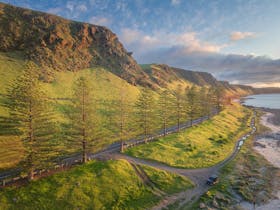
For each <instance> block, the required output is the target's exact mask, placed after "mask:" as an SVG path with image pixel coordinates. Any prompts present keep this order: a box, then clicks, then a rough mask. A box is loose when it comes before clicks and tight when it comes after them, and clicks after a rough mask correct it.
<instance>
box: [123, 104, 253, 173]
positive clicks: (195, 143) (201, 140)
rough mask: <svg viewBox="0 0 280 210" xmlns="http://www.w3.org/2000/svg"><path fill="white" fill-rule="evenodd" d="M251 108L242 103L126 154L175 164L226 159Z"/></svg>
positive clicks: (192, 165) (189, 165) (205, 164)
mask: <svg viewBox="0 0 280 210" xmlns="http://www.w3.org/2000/svg"><path fill="white" fill-rule="evenodd" d="M250 115H251V111H250V110H248V109H247V108H244V107H242V106H241V105H239V104H234V105H231V106H227V107H226V108H225V110H223V111H222V112H221V113H220V114H219V115H217V116H215V117H214V118H212V119H211V120H208V121H206V122H204V123H202V124H200V125H198V126H194V127H192V128H190V129H187V130H185V131H181V132H180V133H176V134H172V135H169V136H166V137H163V138H160V139H159V140H158V141H155V142H151V143H149V144H144V145H140V146H137V147H133V148H129V149H128V150H126V152H125V153H126V154H128V155H130V156H135V157H139V158H144V159H150V160H155V161H158V162H162V163H165V164H167V165H170V166H174V167H182V168H202V167H209V166H212V165H214V164H216V163H218V162H220V161H222V160H224V159H225V158H226V157H227V156H228V155H229V154H230V153H231V152H232V151H233V148H234V145H235V142H236V140H237V139H238V137H240V136H241V135H242V134H244V133H245V132H246V131H248V129H249V128H248V125H249V118H250Z"/></svg>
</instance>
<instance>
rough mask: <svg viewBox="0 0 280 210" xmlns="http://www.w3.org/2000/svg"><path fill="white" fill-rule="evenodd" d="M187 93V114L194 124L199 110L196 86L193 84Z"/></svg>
mask: <svg viewBox="0 0 280 210" xmlns="http://www.w3.org/2000/svg"><path fill="white" fill-rule="evenodd" d="M186 95H187V115H188V117H189V119H190V121H191V126H192V124H193V120H194V118H195V117H196V115H197V112H198V94H197V90H196V87H195V86H194V85H193V86H191V88H187V89H186Z"/></svg>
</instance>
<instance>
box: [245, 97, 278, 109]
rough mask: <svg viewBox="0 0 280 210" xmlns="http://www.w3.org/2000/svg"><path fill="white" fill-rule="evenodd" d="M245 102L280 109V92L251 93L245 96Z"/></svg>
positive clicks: (250, 104)
mask: <svg viewBox="0 0 280 210" xmlns="http://www.w3.org/2000/svg"><path fill="white" fill-rule="evenodd" d="M244 104H245V105H248V106H254V107H264V108H270V109H280V94H259V95H250V96H247V97H245V98H244Z"/></svg>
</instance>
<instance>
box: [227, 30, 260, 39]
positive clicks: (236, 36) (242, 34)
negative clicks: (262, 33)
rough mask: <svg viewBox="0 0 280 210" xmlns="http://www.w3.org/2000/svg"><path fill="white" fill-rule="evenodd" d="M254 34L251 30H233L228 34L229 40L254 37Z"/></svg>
mask: <svg viewBox="0 0 280 210" xmlns="http://www.w3.org/2000/svg"><path fill="white" fill-rule="evenodd" d="M255 36H256V34H255V33H253V32H241V31H234V32H232V33H231V34H230V40H231V41H239V40H242V39H248V38H254V37H255Z"/></svg>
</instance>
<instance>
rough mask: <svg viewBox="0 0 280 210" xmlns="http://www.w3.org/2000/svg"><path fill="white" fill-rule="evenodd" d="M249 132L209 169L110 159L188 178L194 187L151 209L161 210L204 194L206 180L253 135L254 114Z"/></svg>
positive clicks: (133, 159) (206, 186)
mask: <svg viewBox="0 0 280 210" xmlns="http://www.w3.org/2000/svg"><path fill="white" fill-rule="evenodd" d="M251 129H252V130H251V132H249V133H248V134H246V135H244V136H242V137H241V138H240V139H239V140H238V141H237V142H236V144H235V148H234V150H233V152H232V153H231V154H230V155H229V156H228V157H227V158H226V159H225V160H223V161H222V162H220V163H218V164H216V165H214V166H212V167H209V168H201V169H180V168H175V167H171V166H168V165H165V164H162V163H159V162H155V161H151V160H144V159H140V158H135V157H130V156H127V155H124V154H120V153H113V154H111V158H112V159H125V160H127V161H129V162H131V163H133V164H140V165H148V166H152V167H155V168H158V169H161V170H165V171H169V172H173V173H176V174H179V175H183V176H186V177H187V178H189V179H190V180H191V181H192V182H193V183H194V184H195V187H194V188H193V189H191V190H187V191H184V192H180V193H177V194H175V195H172V196H167V197H166V198H164V199H163V200H162V201H161V202H160V203H159V204H158V205H157V206H155V207H154V208H153V209H162V208H164V207H166V206H167V205H169V204H172V203H174V202H176V201H178V200H179V201H180V204H179V205H184V204H186V203H188V202H190V201H191V200H192V201H194V200H196V199H198V198H199V197H200V196H201V195H202V194H204V193H205V192H206V191H207V190H208V189H209V186H208V185H206V180H207V178H208V177H209V176H211V175H212V174H219V170H220V169H221V168H222V167H223V166H224V165H226V164H227V163H228V162H229V161H231V160H232V159H234V158H235V156H236V155H237V154H238V152H239V150H240V147H241V146H240V145H242V144H243V142H244V141H245V140H246V139H248V138H249V137H250V136H251V135H252V134H253V133H255V131H256V128H255V113H254V117H253V118H252V121H251Z"/></svg>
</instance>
